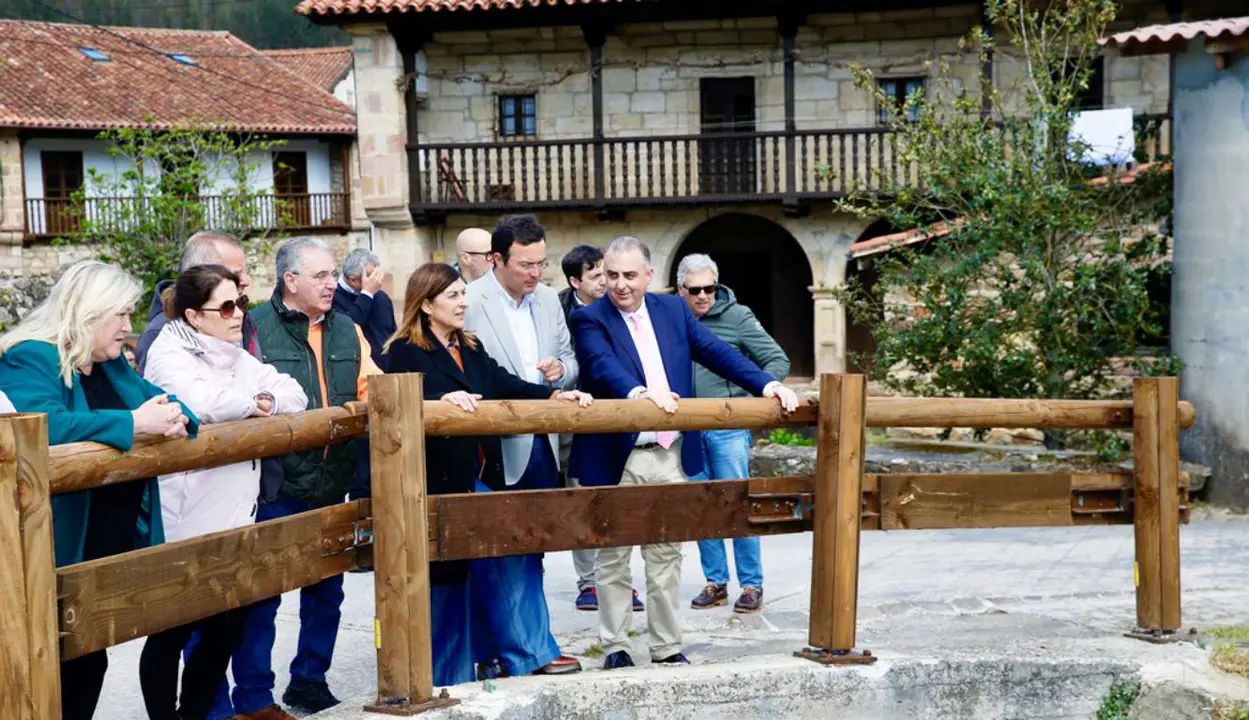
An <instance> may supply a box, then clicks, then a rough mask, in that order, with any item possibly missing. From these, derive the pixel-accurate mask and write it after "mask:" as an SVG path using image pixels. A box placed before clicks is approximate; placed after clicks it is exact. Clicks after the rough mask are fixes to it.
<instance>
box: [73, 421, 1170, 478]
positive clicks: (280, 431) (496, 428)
mask: <svg viewBox="0 0 1249 720" xmlns="http://www.w3.org/2000/svg"><path fill="white" fill-rule="evenodd" d="M1179 417H1180V426H1181V427H1188V426H1190V425H1192V424H1193V421H1194V418H1195V413H1194V411H1193V406H1192V405H1191V404H1189V403H1186V402H1181V403H1180V404H1179ZM367 421H368V416H367V408H366V407H365V406H364V405H363V404H361V403H350V404H348V405H347V406H345V407H339V408H328V409H323V410H311V411H309V412H306V413H298V414H292V415H279V416H277V417H272V418H259V419H253V420H240V421H238V422H231V423H218V424H214V425H207V426H205V427H204V428H203V429H202V430H201V431H200V436H199V437H198V438H196V439H194V440H169V439H166V438H151V437H144V438H140V439H138V440H136V442H135V444H134V448H133V449H132V450H131V451H130V452H128V453H122V452H120V451H118V450H115V449H113V448H110V447H107V446H104V445H100V444H98V443H72V444H69V445H57V446H54V447H52V448H51V449H50V453H51V470H52V492H53V493H54V494H56V493H67V492H74V491H76V490H86V489H89V488H93V487H99V486H101V485H110V484H113V483H119V482H126V481H129V480H135V479H138V478H145V477H152V476H154V475H160V474H164V473H172V472H181V471H184V470H194V469H198V468H208V467H217V466H220V465H228V464H230V463H235V462H241V461H244V460H252V459H255V458H264V457H271V456H274V455H282V454H285V453H288V452H294V451H299V450H308V449H311V448H315V447H319V446H322V445H325V444H328V443H335V442H345V441H346V440H348V439H350V438H355V437H363V436H364V435H365V434H366V432H367ZM814 423H815V403H814V402H810V401H808V402H807V403H806V404H804V405H803V406H802V407H800V408H799V409H798V410H797V411H796V412H794V413H791V414H789V415H785V414H783V413H782V412H781V410H780V407H779V406H778V405H777V403H776V401H774V400H766V399H759V398H741V399H733V400H709V399H689V400H683V401H681V407H680V410H678V411H677V412H676V413H675V414H673V415H668V414H666V413H664V412H663V411H661V410H660V409H659V408H657V407H655V406H654V405H652V404H650V403H649V402H646V401H636V400H599V401H597V402H595V403H594V404H593V405H591V406H590V407H587V408H582V407H578V406H576V405H573V404H570V403H564V402H558V401H553V400H523V401H489V402H484V403H482V404H481V405H480V406H479V407H478V409H477V412H476V413H473V414H471V415H470V414H468V413H465V412H464V411H462V410H460V409H459V408H456V407H454V406H452V405H449V404H447V403H442V402H430V403H426V404H425V422H424V424H425V431H426V433H428V434H431V435H440V436H451V435H506V434H520V433H542V432H578V433H604V432H630V431H640V430H717V429H764V428H773V427H801V426H805V425H812V424H814ZM867 424H868V426H869V427H973V428H994V427H1005V428H1031V427H1045V428H1088V429H1099V428H1130V427H1131V426H1132V403H1131V402H1130V401H1127V400H998V399H957V398H893V397H888V398H883V397H878V398H868V401H867Z"/></svg>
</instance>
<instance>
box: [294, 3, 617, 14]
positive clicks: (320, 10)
mask: <svg viewBox="0 0 1249 720" xmlns="http://www.w3.org/2000/svg"><path fill="white" fill-rule="evenodd" d="M640 1H641V0H302V2H300V3H299V5H298V6H296V8H295V12H297V13H300V14H302V15H346V14H353V13H365V14H369V13H378V14H383V15H384V14H387V13H407V12H412V13H419V12H440V11H455V10H503V9H507V8H521V7H539V6H541V5H549V6H552V7H554V6H557V5H605V4H607V3H613V2H640Z"/></svg>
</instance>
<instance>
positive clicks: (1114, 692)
mask: <svg viewBox="0 0 1249 720" xmlns="http://www.w3.org/2000/svg"><path fill="white" fill-rule="evenodd" d="M1140 690H1141V689H1140V686H1139V685H1136V684H1135V683H1125V682H1117V683H1115V684H1114V685H1111V686H1110V692H1108V693H1106V697H1104V698H1102V704H1101V707H1099V708H1097V720H1127V717H1128V711H1129V710H1131V709H1132V703H1134V702H1136V696H1137V694H1138V693H1140Z"/></svg>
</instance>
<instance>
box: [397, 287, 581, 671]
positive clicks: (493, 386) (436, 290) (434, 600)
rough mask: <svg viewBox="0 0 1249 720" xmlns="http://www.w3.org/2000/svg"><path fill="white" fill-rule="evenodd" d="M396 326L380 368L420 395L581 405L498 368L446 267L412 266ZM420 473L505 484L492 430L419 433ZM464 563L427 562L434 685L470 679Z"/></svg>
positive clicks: (465, 489)
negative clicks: (411, 382) (416, 387)
mask: <svg viewBox="0 0 1249 720" xmlns="http://www.w3.org/2000/svg"><path fill="white" fill-rule="evenodd" d="M404 295H405V297H404V307H403V324H402V325H401V326H400V327H399V331H398V332H396V333H395V337H394V338H392V339H391V341H390V342H389V343H388V344H387V346H386V350H385V354H386V357H387V366H386V371H387V372H392V373H414V372H419V373H423V374H424V376H425V377H424V390H425V400H426V401H431V400H442V401H444V402H449V403H451V404H453V405H455V406H457V407H459V408H460V409H462V410H464V411H466V412H473V411H475V410H476V409H477V401H478V400H481V399H483V398H484V399H487V400H504V399H506V400H547V399H559V400H567V401H569V402H577V403H580V404H581V405H582V406H585V405H589V404H590V402H591V398H590V396H589V395H586V394H585V393H582V392H579V391H576V390H573V391H568V392H561V391H558V390H557V391H554V392H552V391H551V389H550V388H549V387H546V386H544V385H536V384H534V383H530V382H525V381H524V380H521V379H520V378H518V377H516V376H515V375H512V374H511V373H509V372H508V371H507V370H504V369H503V368H501V367H499V364H498V363H496V362H495V361H494V360H493V359H492V358H491V357H490V356H489V355H487V354H486V352H485V350H483V349H482V348H481V347H480V346H479V345H478V343H477V340H476V338H474V337H473V335H472V333H468V332H465V330H464V313H465V311H466V310H468V299H467V297H466V296H465V292H464V282H463V281H462V280H460V276H459V273H457V272H456V271H455V269H454V268H452V267H451V266H450V265H443V264H441V263H429V264H426V265H422V266H421V267H419V268H417V270H416V272H414V273H412V277H411V278H409V279H408V287H407V291H406V292H405V293H404ZM425 479H426V484H427V492H428V493H429V494H430V495H446V494H450V493H471V492H473V491H474V486H475V485H476V483H477V481H478V480H480V481H481V482H482V483H484V484H485V485H487V486H488V487H490V488H492V489H495V490H504V489H506V484H505V483H504V480H503V450H502V445H501V444H500V441H499V438H498V436H494V435H491V436H482V437H427V438H426V441H425ZM468 568H469V565H468V562H467V561H451V562H434V563H430V606H431V615H432V620H433V623H432V625H433V629H434V638H433V655H434V684H435V685H440V686H443V685H456V684H458V683H462V682H472V681H473V680H475V679H476V674H475V672H474V669H473V656H472V645H471V643H470V636H469V617H470V611H469V594H468Z"/></svg>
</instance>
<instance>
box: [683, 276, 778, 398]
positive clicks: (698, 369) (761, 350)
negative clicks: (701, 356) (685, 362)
mask: <svg viewBox="0 0 1249 720" xmlns="http://www.w3.org/2000/svg"><path fill="white" fill-rule="evenodd" d="M699 322H701V323H702V324H703V326H704V327H706V328H707V329H708V330H710V331H711V332H712V333H714V334H715V336H716V337H718V338H720V339H721V340H723V341H724V342H726V343H728V344H729V345H732V346H733V347H734V348H736V349H737V351H738V352H740V353H741V354H743V355H745V356H746V357H747V358H748V359H749V360H750V361H751V362H753V363H754V364H756V365H758V366H759V367H760V368H762V369H763V371H764V372H766V373H768V374H769V375H771V376H772V377H774V378H776V379H777V380H784V379H785V376H786V375H789V356H788V355H786V354H785V351H784V350H782V349H781V346H780V345H777V344H776V341H775V340H773V339H772V336H771V335H769V334H768V332H767V331H766V330H764V329H763V325H761V324H759V321H758V319H756V318H755V314H754V313H753V312H751V311H750V308H748V307H746V306H745V305H739V304H738V302H737V296H736V295H734V294H733V291H732V290H731V289H729V287H728V286H727V285H723V284H721V285H720V289H719V290H718V291H717V292H716V302H715V304H714V305H712V306H711V309H710V310H708V311H707V314H706V315H704V316H702V317H701V318H699ZM694 394H696V395H697V396H698V397H700V398H728V397H751V394H750V393H749V392H747V391H746V390H745V389H743V388H741V387H738V386H737V385H734V384H733V383H731V382H729V381H728V380H725V379H724V378H722V377H720V376H719V375H716V374H715V373H713V372H711V371H710V370H708V369H707V368H705V367H703V366H702V365H699V364H698V363H694Z"/></svg>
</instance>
